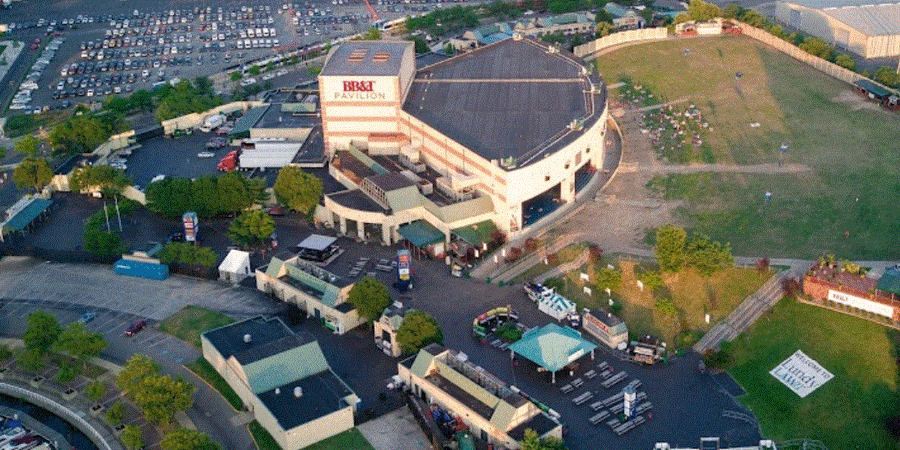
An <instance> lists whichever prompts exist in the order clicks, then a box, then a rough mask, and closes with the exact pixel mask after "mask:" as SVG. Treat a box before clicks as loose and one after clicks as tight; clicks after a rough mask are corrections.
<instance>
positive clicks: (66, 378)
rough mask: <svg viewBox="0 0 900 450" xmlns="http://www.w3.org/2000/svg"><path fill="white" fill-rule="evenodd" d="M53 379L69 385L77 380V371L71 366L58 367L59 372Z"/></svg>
mask: <svg viewBox="0 0 900 450" xmlns="http://www.w3.org/2000/svg"><path fill="white" fill-rule="evenodd" d="M55 378H56V381H59V382H60V383H62V384H66V383H69V382H71V381H72V380H74V379H76V378H78V370H77V369H76V368H74V367H72V366H62V367H60V369H59V372H56V377H55Z"/></svg>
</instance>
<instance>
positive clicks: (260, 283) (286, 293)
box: [256, 270, 365, 334]
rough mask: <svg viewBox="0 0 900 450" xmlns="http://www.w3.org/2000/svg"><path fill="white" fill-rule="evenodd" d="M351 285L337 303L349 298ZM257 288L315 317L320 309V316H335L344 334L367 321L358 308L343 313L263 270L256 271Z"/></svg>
mask: <svg viewBox="0 0 900 450" xmlns="http://www.w3.org/2000/svg"><path fill="white" fill-rule="evenodd" d="M351 287H352V285H349V286H347V287H345V288H343V289H342V290H341V293H340V296H339V297H338V300H337V302H338V303H337V304H340V303H343V302H345V301H346V300H347V293H348V292H349V291H350V288H351ZM256 289H258V290H259V291H260V292H265V293H267V294H274V295H275V296H276V297H278V298H279V299H280V300H281V301H284V302H286V303H292V304H294V305H297V307H298V308H300V309H301V310H302V311H305V312H306V314H307V315H310V316H314V317H315V316H316V311H318V313H319V316H320V317H322V318H326V317H327V318H333V319H334V320H335V321H336V322H337V324H338V329H337V332H338V333H339V334H344V333H346V332H347V331H349V330H352V329H353V328H356V327H357V326H359V325H360V324H362V323H363V322H365V320H364V319H362V318H361V317H360V316H359V313H357V312H356V309H353V310H351V311H350V312H347V313H342V312H340V311H338V310H336V309H334V308H332V307H331V306H328V305H326V304H324V303H322V302H321V301H320V300H319V299H317V298H315V297H313V296H311V295H309V294H307V293H306V292H303V291H301V290H299V289H297V288H295V287H293V286H291V285H289V284H287V283H285V282H283V281H281V280H279V279H277V278H271V277H269V276H268V275H266V274H265V272H263V271H261V270H257V271H256Z"/></svg>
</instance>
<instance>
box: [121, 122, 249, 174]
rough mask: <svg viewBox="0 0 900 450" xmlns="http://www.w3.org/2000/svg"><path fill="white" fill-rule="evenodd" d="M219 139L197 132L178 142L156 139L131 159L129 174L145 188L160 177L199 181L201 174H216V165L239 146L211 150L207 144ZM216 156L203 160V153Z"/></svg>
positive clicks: (130, 157)
mask: <svg viewBox="0 0 900 450" xmlns="http://www.w3.org/2000/svg"><path fill="white" fill-rule="evenodd" d="M214 137H216V135H215V133H203V132H201V131H199V130H198V131H194V133H193V134H191V135H188V136H184V137H180V138H177V139H172V138H166V137H162V136H160V137H155V138H151V139H148V140H146V141H143V142H141V147H140V148H139V149H137V150H135V151H134V152H133V153H132V154H131V156H129V157H128V158H127V163H126V166H127V167H128V168H127V169H126V170H125V175H128V176H129V177H130V178H131V180H132V181H133V183H134V184H135V185H137V186H141V187H142V188H145V187H147V185H148V184H150V180H152V179H153V177H155V176H157V175H166V176H169V177H179V178H197V177H199V176H201V175H210V174H216V173H217V172H216V165H218V164H219V160H221V159H222V157H224V156H225V155H226V154H227V153H228V152H230V151H232V150H234V149H235V147H229V146H225V147H222V148H219V149H208V148H206V143H207V142H208V141H209V140H210V139H212V138H214ZM205 151H210V152H213V153H215V156H213V157H212V158H200V157H198V156H197V154H198V153H200V152H205Z"/></svg>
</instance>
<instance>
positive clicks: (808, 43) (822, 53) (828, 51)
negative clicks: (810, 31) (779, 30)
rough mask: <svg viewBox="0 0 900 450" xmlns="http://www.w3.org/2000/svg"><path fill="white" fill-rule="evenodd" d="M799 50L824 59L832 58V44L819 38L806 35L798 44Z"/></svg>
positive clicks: (829, 59)
mask: <svg viewBox="0 0 900 450" xmlns="http://www.w3.org/2000/svg"><path fill="white" fill-rule="evenodd" d="M772 34H774V33H772ZM779 37H782V36H779ZM800 50H803V51H804V52H806V53H809V54H810V55H813V56H818V57H819V58H822V59H824V60H825V61H831V60H833V59H834V46H833V45H831V44H829V43H828V42H825V41H823V40H822V39H819V38H814V37H807V38H806V39H804V40H803V43H802V44H800Z"/></svg>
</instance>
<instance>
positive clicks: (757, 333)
mask: <svg viewBox="0 0 900 450" xmlns="http://www.w3.org/2000/svg"><path fill="white" fill-rule="evenodd" d="M898 342H900V337H898V333H897V332H896V331H895V330H892V329H889V328H886V327H883V326H881V325H878V324H876V323H872V322H869V321H866V320H863V319H859V318H856V317H852V316H848V315H845V314H841V313H838V312H834V311H829V310H826V309H824V308H819V307H816V306H810V305H806V304H801V303H799V302H796V301H792V300H787V299H786V300H782V301H781V303H779V304H778V305H776V306H775V308H774V309H773V310H772V312H771V313H770V314H768V315H766V316H764V317H763V318H762V319H760V320H759V321H758V322H757V323H756V324H755V325H754V326H753V328H752V329H751V330H750V331H748V332H747V333H745V334H743V335H742V336H741V337H740V338H738V340H737V341H735V343H734V345H733V347H732V354H733V355H734V363H733V365H732V368H731V370H730V371H731V374H732V375H733V376H734V377H735V379H737V381H738V382H739V383H740V384H741V386H743V387H744V389H745V390H746V391H747V392H748V395H746V396H744V397H742V398H741V399H740V400H741V402H742V403H744V404H745V405H746V406H747V407H748V408H749V409H750V410H751V411H753V413H754V414H755V415H756V417H757V419H759V422H760V425H761V427H762V431H763V434H764V435H765V436H767V437H769V438H771V439H774V440H776V441H781V440H786V439H794V438H809V439H816V440H820V441H822V442H823V443H824V444H825V445H826V446H827V447H828V448H829V449H832V450H837V449H872V450H878V449H884V450H888V449H896V448H897V447H896V445H897V439H896V438H893V437H891V435H890V434H889V433H888V432H887V431H886V428H885V424H886V423H887V422H894V420H895V419H896V418H897V417H898V415H900V410H898V409H897V405H898V401H900V396H898V394H897V373H898V372H897V353H896V348H897V345H898ZM797 349H800V350H803V352H804V353H806V354H807V355H809V356H810V357H811V358H813V359H815V360H816V361H818V362H819V364H821V365H822V366H824V367H825V369H827V370H828V371H829V372H831V373H832V374H834V378H833V379H832V380H830V381H828V382H827V383H825V384H824V385H823V386H822V387H820V388H819V389H818V390H816V391H815V392H813V393H811V394H810V395H808V396H807V397H806V398H800V397H799V396H797V395H796V394H794V393H793V392H792V391H791V390H790V389H788V388H787V387H785V386H784V385H782V384H781V383H780V382H779V381H777V380H776V379H775V378H774V377H772V376H771V375H769V371H770V370H772V369H773V368H774V367H775V366H777V365H778V364H779V363H780V362H781V361H783V360H784V359H786V358H787V357H788V356H790V355H791V354H793V353H794V352H795V351H796V350H797ZM892 419H894V420H892ZM894 423H895V426H896V422H894Z"/></svg>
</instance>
